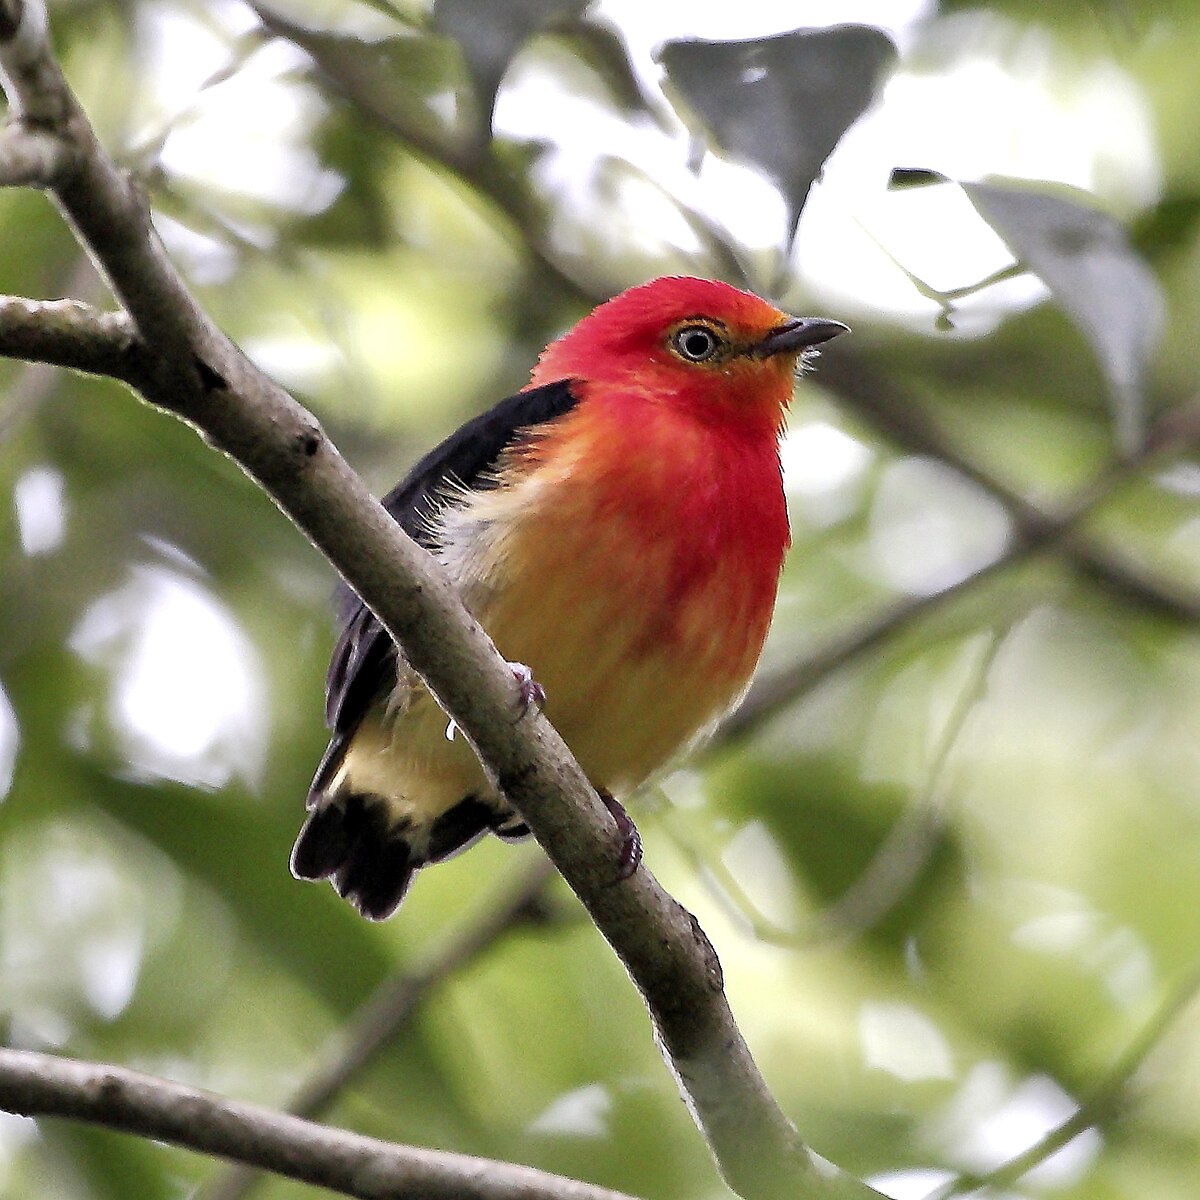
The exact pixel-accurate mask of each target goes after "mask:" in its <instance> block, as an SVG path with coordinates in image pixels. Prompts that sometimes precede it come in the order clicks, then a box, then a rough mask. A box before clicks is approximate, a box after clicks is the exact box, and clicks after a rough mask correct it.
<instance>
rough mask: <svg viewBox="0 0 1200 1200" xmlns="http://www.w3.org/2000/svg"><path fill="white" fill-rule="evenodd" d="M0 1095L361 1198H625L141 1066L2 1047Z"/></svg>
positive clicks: (25, 1110) (45, 1112) (19, 1109)
mask: <svg viewBox="0 0 1200 1200" xmlns="http://www.w3.org/2000/svg"><path fill="white" fill-rule="evenodd" d="M0 1104H2V1105H3V1107H4V1108H5V1109H6V1110H7V1111H9V1112H14V1113H20V1114H21V1115H22V1116H27V1117H41V1116H45V1117H68V1118H71V1119H73V1120H76V1121H87V1122H89V1123H91V1124H94V1125H103V1126H106V1127H108V1128H110V1129H118V1130H121V1131H122V1132H125V1133H133V1134H139V1135H141V1136H142V1137H148V1138H155V1139H157V1140H159V1141H164V1142H170V1143H172V1144H173V1145H176V1146H185V1147H187V1148H188V1149H189V1150H197V1151H199V1152H201V1153H203V1154H216V1155H219V1156H220V1157H222V1158H229V1159H233V1160H235V1161H236V1162H242V1163H246V1164H248V1165H250V1166H255V1167H261V1168H263V1169H265V1170H268V1171H274V1172H275V1173H276V1174H277V1175H284V1176H286V1177H287V1178H289V1179H298V1180H300V1181H301V1182H302V1183H311V1184H316V1185H317V1186H319V1187H324V1188H330V1189H332V1190H333V1191H336V1192H341V1193H342V1194H343V1195H346V1196H355V1197H359V1198H360V1200H632V1198H631V1197H630V1196H628V1195H626V1194H625V1193H623V1192H614V1191H611V1190H609V1189H608V1188H601V1187H593V1186H592V1185H590V1184H586V1183H579V1182H577V1181H576V1180H573V1179H566V1178H564V1177H563V1176H561V1175H551V1174H548V1173H547V1172H545V1171H539V1170H536V1169H535V1168H533V1167H523V1166H517V1165H515V1164H512V1163H504V1162H496V1161H494V1160H489V1159H482V1158H474V1157H472V1156H470V1155H466V1154H450V1153H446V1152H443V1151H436V1150H423V1149H420V1148H418V1147H415V1146H397V1145H392V1144H390V1143H388V1142H381V1141H379V1140H378V1139H376V1138H368V1137H362V1136H361V1135H359V1134H356V1133H347V1132H345V1131H344V1130H340V1129H330V1128H328V1127H327V1126H324V1125H316V1124H313V1123H312V1122H311V1121H304V1120H301V1119H300V1118H299V1117H293V1116H289V1115H286V1114H284V1113H277V1112H273V1111H272V1110H270V1109H267V1108H262V1107H260V1106H259V1105H257V1104H243V1103H240V1102H238V1101H234V1100H226V1099H224V1098H223V1097H220V1096H214V1095H212V1094H211V1093H209V1092H203V1091H200V1090H199V1089H197V1088H190V1087H184V1086H183V1085H182V1084H178V1083H171V1082H170V1081H168V1080H166V1079H156V1078H155V1077H154V1076H152V1075H143V1074H141V1073H140V1072H138V1071H127V1070H124V1069H123V1068H120V1067H109V1066H103V1065H99V1064H95V1063H86V1062H79V1061H77V1060H75V1059H70V1058H56V1057H54V1056H52V1055H49V1054H33V1053H30V1052H28V1051H24V1050H7V1049H0Z"/></svg>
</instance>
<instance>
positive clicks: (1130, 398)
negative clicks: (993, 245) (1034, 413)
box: [962, 182, 1163, 452]
mask: <svg viewBox="0 0 1200 1200" xmlns="http://www.w3.org/2000/svg"><path fill="white" fill-rule="evenodd" d="M962 186H963V190H964V191H965V192H966V194H967V196H968V197H969V198H970V200H971V203H972V204H974V205H975V207H976V208H977V209H978V210H979V213H980V215H981V216H982V217H983V219H984V220H985V221H987V223H988V224H989V225H991V227H992V228H993V229H994V230H995V231H996V232H997V233H998V234H999V235H1000V236H1001V237H1002V238H1003V239H1004V241H1005V242H1006V243H1007V244H1008V246H1009V248H1010V249H1011V250H1012V251H1013V253H1014V254H1016V255H1017V257H1018V258H1020V259H1021V260H1022V262H1024V264H1025V265H1026V266H1027V267H1028V268H1029V269H1030V270H1031V271H1033V272H1034V273H1035V274H1037V275H1038V276H1040V277H1041V279H1042V281H1043V282H1044V283H1045V285H1046V286H1047V287H1048V288H1049V289H1050V291H1051V293H1052V294H1053V296H1054V299H1055V301H1056V302H1057V303H1058V305H1059V306H1060V307H1061V308H1062V310H1063V312H1065V313H1066V314H1067V316H1068V317H1069V318H1070V319H1071V321H1072V322H1073V323H1074V324H1075V325H1076V327H1077V328H1078V329H1079V331H1080V332H1081V333H1082V334H1083V336H1084V337H1085V338H1086V339H1087V341H1088V344H1089V345H1090V346H1091V348H1092V353H1093V354H1094V355H1095V356H1096V360H1097V362H1098V363H1099V365H1100V368H1101V370H1102V371H1103V372H1104V377H1105V379H1106V381H1107V383H1108V389H1109V402H1110V405H1111V409H1112V417H1113V423H1114V427H1115V436H1116V441H1117V445H1118V446H1119V447H1120V448H1121V449H1122V450H1123V451H1125V452H1130V451H1132V450H1134V449H1135V448H1136V447H1137V445H1138V444H1139V442H1140V441H1141V438H1142V430H1143V424H1144V420H1145V413H1144V407H1145V406H1144V396H1143V376H1144V372H1145V367H1146V362H1147V360H1148V358H1149V356H1150V354H1151V352H1152V351H1153V350H1154V347H1155V345H1156V344H1157V342H1158V338H1159V335H1160V333H1161V331H1162V324H1163V298H1162V293H1161V291H1160V289H1159V286H1158V281H1157V280H1156V279H1155V277H1154V275H1153V274H1152V273H1151V271H1150V269H1149V268H1148V267H1147V266H1146V264H1145V263H1144V262H1143V261H1142V259H1141V258H1140V257H1139V256H1138V254H1137V252H1136V251H1135V250H1134V249H1133V247H1132V246H1131V245H1130V243H1129V238H1128V236H1127V235H1126V233H1125V230H1124V229H1123V228H1122V227H1121V226H1120V225H1119V224H1118V223H1117V222H1116V221H1115V220H1113V218H1112V217H1110V216H1108V214H1107V213H1103V212H1100V211H1099V210H1098V209H1096V208H1094V207H1092V206H1091V205H1090V204H1089V203H1088V202H1087V200H1086V198H1085V196H1084V194H1083V193H1076V192H1074V191H1069V192H1067V193H1066V194H1063V195H1059V194H1050V193H1049V192H1047V191H1045V190H1039V189H1035V188H1034V187H1033V186H1031V185H1029V184H1023V183H1010V182H1004V183H964V184H963V185H962Z"/></svg>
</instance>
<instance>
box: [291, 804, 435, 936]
mask: <svg viewBox="0 0 1200 1200" xmlns="http://www.w3.org/2000/svg"><path fill="white" fill-rule="evenodd" d="M411 833H412V829H411V826H410V825H409V824H408V823H407V822H405V821H400V822H397V821H395V820H393V819H391V818H390V817H389V814H388V804H387V802H386V801H384V800H383V799H381V798H380V797H378V796H369V795H361V794H342V795H340V796H337V797H336V798H330V799H325V800H323V801H321V802H319V803H318V804H317V805H316V806H315V807H314V808H313V809H312V810H311V811H310V812H309V814H308V819H307V820H306V821H305V822H304V826H303V827H302V828H301V830H300V833H299V836H298V837H297V838H296V844H295V846H293V847H292V874H293V875H295V876H296V878H297V879H329V880H330V881H331V882H332V883H333V886H334V887H335V888H336V889H337V893H338V895H339V896H341V897H342V898H343V899H345V900H348V901H349V902H350V903H351V904H353V905H354V907H355V908H357V909H358V911H359V912H360V913H362V915H363V916H364V917H367V918H369V919H370V920H372V921H382V920H383V919H384V918H385V917H390V916H391V915H392V913H394V912H395V911H396V908H397V906H398V905H399V904H400V901H401V900H403V899H404V893H405V892H407V891H408V885H409V884H410V883H411V882H412V877H413V874H414V873H415V872H416V869H417V868H418V867H419V866H420V865H421V864H422V863H423V862H424V861H425V859H424V857H423V856H422V857H417V856H416V855H414V853H413V847H412V845H411V844H410V837H411Z"/></svg>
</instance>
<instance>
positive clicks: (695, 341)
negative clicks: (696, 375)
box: [671, 325, 721, 363]
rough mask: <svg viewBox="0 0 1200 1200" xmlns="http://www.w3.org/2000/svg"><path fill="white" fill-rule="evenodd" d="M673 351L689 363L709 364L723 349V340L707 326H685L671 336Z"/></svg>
mask: <svg viewBox="0 0 1200 1200" xmlns="http://www.w3.org/2000/svg"><path fill="white" fill-rule="evenodd" d="M671 349H672V350H674V351H675V353H676V354H678V355H679V357H680V358H682V359H684V360H686V361H687V362H693V363H702V362H708V360H709V359H710V358H713V357H715V356H716V354H717V352H718V351H719V350H720V349H721V339H720V338H719V337H718V336H717V335H716V334H715V333H713V331H712V330H711V329H709V328H708V326H707V325H685V326H684V327H683V328H682V329H677V330H676V331H675V332H674V333H673V334H672V335H671Z"/></svg>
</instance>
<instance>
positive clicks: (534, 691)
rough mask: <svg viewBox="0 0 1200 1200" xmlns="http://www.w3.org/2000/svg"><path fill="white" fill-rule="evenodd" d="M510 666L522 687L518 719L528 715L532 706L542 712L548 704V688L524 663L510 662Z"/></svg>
mask: <svg viewBox="0 0 1200 1200" xmlns="http://www.w3.org/2000/svg"><path fill="white" fill-rule="evenodd" d="M508 668H509V670H510V671H512V673H513V678H514V679H516V681H517V683H518V684H519V685H520V687H521V711H520V712H519V713H518V714H517V720H518V721H519V720H520V719H521V718H522V717H524V716H528V714H529V710H530V709H531V708H532V709H534V710H536V711H537V712H541V711H542V709H543V708H544V707H545V706H546V689H545V688H544V687H542V685H541V684H540V683H538V681H537V680H536V679H534V677H533V672H532V671H531V670H530V669H529V668H528V667H527V666H526V665H525V664H524V663H519V662H510V663H509V664H508Z"/></svg>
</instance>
